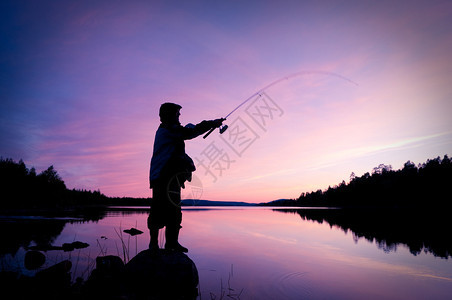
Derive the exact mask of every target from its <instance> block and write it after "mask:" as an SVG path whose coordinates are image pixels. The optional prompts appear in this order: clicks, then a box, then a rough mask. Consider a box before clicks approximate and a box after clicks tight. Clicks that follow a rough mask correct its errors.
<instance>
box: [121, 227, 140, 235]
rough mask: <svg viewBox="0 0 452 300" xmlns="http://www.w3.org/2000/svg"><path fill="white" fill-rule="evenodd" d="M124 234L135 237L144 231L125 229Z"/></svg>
mask: <svg viewBox="0 0 452 300" xmlns="http://www.w3.org/2000/svg"><path fill="white" fill-rule="evenodd" d="M124 232H125V233H128V234H130V235H131V236H134V235H138V234H142V233H143V231H141V230H138V229H136V228H130V229H125V230H124Z"/></svg>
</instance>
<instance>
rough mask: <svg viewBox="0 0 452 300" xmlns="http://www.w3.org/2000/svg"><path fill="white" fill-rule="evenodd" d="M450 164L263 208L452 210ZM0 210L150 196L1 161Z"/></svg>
mask: <svg viewBox="0 0 452 300" xmlns="http://www.w3.org/2000/svg"><path fill="white" fill-rule="evenodd" d="M450 182H452V160H451V159H450V158H449V157H448V156H447V155H444V157H443V158H442V159H441V158H440V157H437V158H434V159H429V160H427V162H425V163H422V164H419V165H417V166H416V165H415V164H414V163H413V162H411V161H407V162H406V163H405V164H404V167H403V168H402V169H400V170H393V169H392V166H390V165H385V164H380V165H379V166H377V167H375V168H373V170H372V172H371V173H368V172H367V173H365V174H364V175H362V176H356V175H355V173H351V175H350V181H349V183H346V182H345V181H342V183H340V184H339V185H337V186H334V187H331V186H330V187H328V189H326V190H323V191H322V190H320V189H319V190H317V191H312V192H307V193H305V192H304V193H302V194H301V195H300V196H299V197H298V198H297V199H288V200H284V201H276V202H275V201H273V202H269V203H262V204H261V205H277V206H300V207H343V208H345V207H382V208H389V207H392V208H400V207H404V208H406V207H409V208H410V209H415V208H422V209H423V208H425V207H426V206H427V208H428V209H435V210H438V209H439V210H441V209H445V208H450V207H451V206H452V189H451V187H450ZM0 193H1V196H2V199H3V200H2V202H1V204H0V209H2V208H25V209H30V208H49V207H67V206H90V205H149V203H150V199H149V198H129V197H127V198H118V197H107V196H105V195H104V194H102V193H101V192H100V191H99V190H98V191H90V190H77V189H72V190H70V189H67V187H66V184H65V183H64V181H63V179H62V178H61V177H60V175H59V174H58V172H57V171H56V170H55V168H54V167H53V166H50V167H49V168H47V169H46V170H44V171H42V172H41V173H39V174H36V170H35V168H31V169H28V168H27V167H26V165H25V163H24V162H23V161H22V160H20V161H19V162H15V161H14V160H12V159H10V158H7V159H4V158H3V157H2V158H0Z"/></svg>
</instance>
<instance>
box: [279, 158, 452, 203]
mask: <svg viewBox="0 0 452 300" xmlns="http://www.w3.org/2000/svg"><path fill="white" fill-rule="evenodd" d="M451 182H452V160H451V159H450V158H449V157H448V156H447V155H445V156H444V157H443V158H442V159H441V158H440V157H439V156H438V157H437V158H434V159H428V160H427V162H425V163H422V164H419V165H417V166H416V165H415V164H414V163H413V162H411V161H407V162H406V163H405V164H404V166H403V168H402V169H400V170H393V169H392V166H390V165H384V164H380V165H379V166H377V167H375V168H373V170H372V172H371V173H369V172H367V173H365V174H364V175H362V176H356V175H355V173H352V174H351V175H350V181H349V183H348V184H347V183H345V181H342V183H340V184H339V185H337V186H334V187H328V189H326V190H324V191H322V190H317V191H313V192H310V193H302V194H301V195H300V197H298V198H297V199H294V200H292V201H290V203H292V205H297V206H327V207H331V206H335V207H360V206H375V207H407V206H410V207H422V206H425V205H436V206H439V207H444V206H448V207H449V206H451V204H452V197H451V196H452V192H451V191H452V188H451V185H450V183H451ZM286 204H288V203H286Z"/></svg>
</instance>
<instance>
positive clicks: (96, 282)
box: [84, 255, 124, 299]
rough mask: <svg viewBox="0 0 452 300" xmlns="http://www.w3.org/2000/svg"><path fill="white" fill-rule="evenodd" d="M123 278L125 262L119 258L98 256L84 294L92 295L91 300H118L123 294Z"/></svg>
mask: <svg viewBox="0 0 452 300" xmlns="http://www.w3.org/2000/svg"><path fill="white" fill-rule="evenodd" d="M123 276H124V262H123V261H122V260H121V258H119V256H114V255H107V256H98V257H97V258H96V269H94V270H93V271H92V272H91V275H90V277H89V279H88V280H87V282H86V283H85V286H84V293H85V294H86V295H90V297H91V298H90V299H117V298H118V295H121V294H122V293H123V284H122V281H123Z"/></svg>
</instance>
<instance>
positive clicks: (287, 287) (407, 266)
mask: <svg viewBox="0 0 452 300" xmlns="http://www.w3.org/2000/svg"><path fill="white" fill-rule="evenodd" d="M147 217H148V214H147V212H146V211H121V210H116V211H110V212H108V213H107V214H106V215H105V217H103V218H101V219H100V220H98V221H89V222H81V221H71V222H67V221H68V220H60V221H61V222H60V223H59V224H60V225H58V226H61V229H59V230H56V231H55V233H54V235H53V237H51V240H50V241H51V243H52V245H62V244H63V243H71V242H73V241H82V242H85V243H88V244H89V245H90V246H89V247H87V248H84V249H79V250H74V251H72V252H63V251H61V250H59V251H57V250H51V251H47V252H45V254H46V257H47V261H46V265H47V266H50V265H52V264H54V263H56V262H59V261H62V260H64V259H71V260H72V262H73V269H72V273H73V276H74V278H75V277H77V276H84V277H86V276H87V274H88V273H89V272H90V270H92V269H93V268H94V260H95V257H96V256H98V255H107V254H111V255H119V256H121V258H124V252H123V249H128V252H129V253H128V255H127V254H126V260H127V259H131V258H132V257H133V256H134V255H135V254H136V253H139V252H140V251H142V250H145V249H147V247H148V244H149V232H148V230H147V226H146V224H147ZM8 222H10V223H11V222H12V221H11V220H8ZM2 224H3V226H5V223H4V222H3V223H2ZM61 224H62V225H61ZM182 226H183V228H182V229H181V234H180V239H179V240H180V243H181V244H182V245H184V246H186V247H187V248H188V249H189V252H188V253H187V255H188V256H189V257H190V258H191V259H192V260H193V261H194V263H195V264H196V266H197V269H198V273H199V280H200V287H199V290H200V292H201V295H200V297H198V299H199V298H200V299H214V298H216V299H220V297H221V295H222V294H223V293H224V294H223V297H224V299H227V298H230V297H227V296H226V295H227V294H230V296H231V297H232V298H237V299H451V298H450V297H451V295H452V261H451V259H450V258H449V259H446V258H441V257H436V256H434V255H433V254H431V253H430V252H428V251H425V252H424V251H421V252H420V253H418V254H417V255H413V254H412V253H411V252H410V249H409V248H408V247H407V246H405V245H404V244H398V245H394V244H391V245H385V244H384V243H383V244H382V243H381V242H379V243H376V242H370V241H369V240H371V239H369V238H368V239H365V238H358V237H357V235H356V234H354V233H353V232H351V231H347V232H345V231H344V230H343V229H341V228H339V227H336V226H333V227H331V226H330V224H328V223H327V222H323V223H319V222H314V221H310V220H306V219H303V218H301V217H300V214H298V213H296V211H294V212H285V211H282V210H273V209H270V208H212V209H208V208H188V209H184V210H183V222H182ZM50 227H52V226H50ZM50 227H49V228H50ZM54 227H55V226H53V227H52V228H54ZM131 227H136V228H138V229H139V230H142V231H144V233H143V234H141V235H137V236H133V237H131V236H129V235H127V234H125V233H123V232H122V230H124V229H129V228H131ZM59 232H61V233H59ZM446 238H448V239H450V237H446ZM121 239H122V241H123V242H124V246H123V245H122V243H121ZM163 243H164V241H163V234H162V239H161V244H162V245H163ZM34 244H36V242H35V241H32V242H31V244H30V245H34ZM22 246H26V245H22ZM22 246H20V247H18V249H15V250H14V252H15V253H14V255H12V254H3V255H2V256H3V263H2V264H3V269H5V268H7V267H8V266H9V267H10V268H15V269H16V270H18V269H20V270H21V271H22V272H24V273H27V272H28V273H30V271H27V270H25V268H24V267H23V263H22V262H21V260H22V259H23V256H24V253H25V250H24V248H23V247H22ZM127 256H128V257H127ZM5 266H6V267H5Z"/></svg>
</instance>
